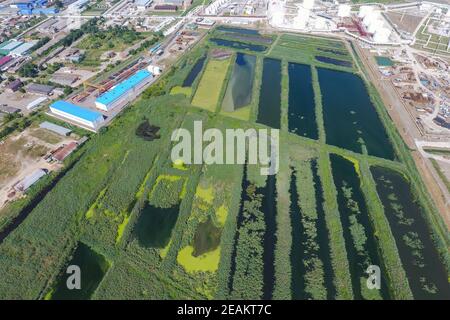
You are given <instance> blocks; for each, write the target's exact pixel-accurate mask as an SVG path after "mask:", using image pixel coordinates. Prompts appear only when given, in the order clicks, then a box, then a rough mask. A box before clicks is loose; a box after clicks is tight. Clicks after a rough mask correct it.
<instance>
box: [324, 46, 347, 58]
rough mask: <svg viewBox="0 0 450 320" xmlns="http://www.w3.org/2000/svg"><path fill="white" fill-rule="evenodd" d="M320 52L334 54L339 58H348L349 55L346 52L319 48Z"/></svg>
mask: <svg viewBox="0 0 450 320" xmlns="http://www.w3.org/2000/svg"><path fill="white" fill-rule="evenodd" d="M317 50H318V51H320V52H326V53H332V54H335V55H338V56H346V55H348V53H347V52H346V51H342V50H335V49H328V48H317Z"/></svg>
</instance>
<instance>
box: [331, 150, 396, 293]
mask: <svg viewBox="0 0 450 320" xmlns="http://www.w3.org/2000/svg"><path fill="white" fill-rule="evenodd" d="M330 160H331V167H332V171H333V179H334V184H335V185H336V191H337V201H338V207H339V214H340V217H341V223H342V228H343V233H344V239H345V248H346V250H347V257H348V263H349V268H350V276H351V279H352V286H353V293H354V296H355V299H364V298H365V297H363V295H362V292H363V290H366V291H375V290H376V289H374V290H368V289H366V288H362V285H365V284H366V279H367V276H368V275H367V274H366V273H365V271H366V270H367V267H368V266H369V265H377V266H380V268H381V265H382V264H381V259H380V256H379V254H378V250H377V245H376V238H375V235H374V230H373V229H372V225H371V222H370V220H369V213H368V209H367V207H366V203H365V200H364V195H363V193H362V190H361V188H360V180H359V177H358V175H357V173H356V171H355V167H354V165H353V163H352V162H350V161H348V160H346V159H344V158H342V157H340V156H338V155H335V154H331V155H330ZM381 275H382V281H381V289H380V290H379V291H380V292H379V294H380V295H381V296H382V297H383V298H384V299H388V298H389V295H388V287H387V285H386V279H385V277H384V274H383V272H382V273H381ZM361 278H363V280H361Z"/></svg>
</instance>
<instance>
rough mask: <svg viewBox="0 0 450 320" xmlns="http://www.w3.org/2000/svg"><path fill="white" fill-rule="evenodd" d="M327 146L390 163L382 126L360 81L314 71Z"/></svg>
mask: <svg viewBox="0 0 450 320" xmlns="http://www.w3.org/2000/svg"><path fill="white" fill-rule="evenodd" d="M317 70H318V73H319V82H320V88H321V92H322V105H323V117H324V124H325V131H326V140H327V143H328V144H332V145H335V146H338V147H342V148H345V149H349V150H352V151H355V152H360V153H361V152H362V145H364V146H365V147H366V148H367V151H368V153H369V154H370V155H373V156H378V157H382V158H386V159H391V160H393V159H394V151H393V149H392V145H391V143H390V141H389V138H388V136H387V134H386V131H385V129H384V127H383V124H382V122H381V120H380V118H379V117H378V114H377V112H376V110H375V107H374V106H373V104H372V102H371V101H370V98H369V95H368V93H367V90H366V88H365V86H364V82H363V81H362V79H361V78H360V77H359V76H357V75H354V74H352V73H348V72H341V71H334V70H329V69H324V68H317Z"/></svg>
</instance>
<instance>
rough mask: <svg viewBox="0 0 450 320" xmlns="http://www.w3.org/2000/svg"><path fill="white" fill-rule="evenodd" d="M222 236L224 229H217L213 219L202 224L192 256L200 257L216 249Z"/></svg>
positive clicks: (198, 230) (196, 234)
mask: <svg viewBox="0 0 450 320" xmlns="http://www.w3.org/2000/svg"><path fill="white" fill-rule="evenodd" d="M221 235H222V229H221V228H218V227H216V225H215V224H214V222H213V221H212V219H211V217H209V218H208V220H206V221H205V222H200V223H199V224H198V227H197V230H196V232H195V235H194V252H193V253H192V255H193V256H194V257H198V256H200V255H202V254H204V253H206V252H210V251H213V250H214V249H216V248H217V247H218V246H219V244H220V237H221Z"/></svg>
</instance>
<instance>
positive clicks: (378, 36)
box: [373, 28, 391, 43]
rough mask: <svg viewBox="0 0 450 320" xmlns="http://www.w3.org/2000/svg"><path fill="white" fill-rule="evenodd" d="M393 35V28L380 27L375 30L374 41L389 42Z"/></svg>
mask: <svg viewBox="0 0 450 320" xmlns="http://www.w3.org/2000/svg"><path fill="white" fill-rule="evenodd" d="M390 35H391V30H389V29H387V28H380V29H378V30H376V31H375V34H374V35H373V41H374V42H378V43H386V42H389V36H390Z"/></svg>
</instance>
